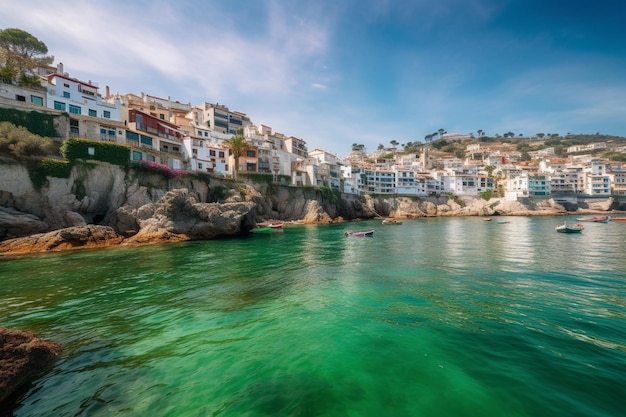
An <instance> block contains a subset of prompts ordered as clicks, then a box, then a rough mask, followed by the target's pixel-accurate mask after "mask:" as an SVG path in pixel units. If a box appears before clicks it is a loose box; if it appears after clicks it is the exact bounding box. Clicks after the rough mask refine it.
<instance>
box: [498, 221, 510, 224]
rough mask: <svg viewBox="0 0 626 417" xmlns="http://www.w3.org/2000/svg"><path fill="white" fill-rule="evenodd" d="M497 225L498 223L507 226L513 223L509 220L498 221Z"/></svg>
mask: <svg viewBox="0 0 626 417" xmlns="http://www.w3.org/2000/svg"><path fill="white" fill-rule="evenodd" d="M496 223H498V224H505V223H511V222H510V221H508V220H498V221H496Z"/></svg>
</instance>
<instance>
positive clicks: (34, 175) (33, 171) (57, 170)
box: [26, 158, 72, 190]
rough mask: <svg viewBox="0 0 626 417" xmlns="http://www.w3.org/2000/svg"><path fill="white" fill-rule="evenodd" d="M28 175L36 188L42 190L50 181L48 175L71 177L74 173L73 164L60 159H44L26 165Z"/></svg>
mask: <svg viewBox="0 0 626 417" xmlns="http://www.w3.org/2000/svg"><path fill="white" fill-rule="evenodd" d="M26 168H27V169H28V176H29V177H30V181H31V182H32V183H33V187H34V188H35V189H36V190H41V188H42V187H43V186H45V185H46V184H47V183H48V178H47V177H56V178H69V177H70V174H71V173H72V164H71V163H69V162H68V161H61V160H59V159H48V158H45V159H42V160H41V161H36V162H30V163H28V164H27V165H26Z"/></svg>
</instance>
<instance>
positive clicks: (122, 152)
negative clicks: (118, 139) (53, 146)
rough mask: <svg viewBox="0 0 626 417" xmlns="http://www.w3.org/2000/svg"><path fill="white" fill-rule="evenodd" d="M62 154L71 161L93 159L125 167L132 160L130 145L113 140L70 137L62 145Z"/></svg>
mask: <svg viewBox="0 0 626 417" xmlns="http://www.w3.org/2000/svg"><path fill="white" fill-rule="evenodd" d="M90 151H92V152H90ZM61 155H63V157H65V159H67V160H68V161H70V162H73V161H75V160H77V159H83V160H88V159H93V160H97V161H102V162H108V163H110V164H114V165H120V166H124V167H125V166H128V165H129V162H130V147H128V146H126V145H118V144H117V143H111V142H101V141H96V140H88V139H77V138H69V139H66V140H65V142H63V145H62V146H61Z"/></svg>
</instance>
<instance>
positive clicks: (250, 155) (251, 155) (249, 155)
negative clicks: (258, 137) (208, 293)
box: [246, 150, 256, 158]
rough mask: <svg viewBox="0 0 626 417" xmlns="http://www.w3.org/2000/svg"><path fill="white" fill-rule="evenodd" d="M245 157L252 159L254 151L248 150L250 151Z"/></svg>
mask: <svg viewBox="0 0 626 417" xmlns="http://www.w3.org/2000/svg"><path fill="white" fill-rule="evenodd" d="M246 156H247V157H249V158H254V157H255V156H256V155H255V153H254V151H252V150H250V151H248V152H246Z"/></svg>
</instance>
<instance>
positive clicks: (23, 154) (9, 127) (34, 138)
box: [0, 122, 59, 161]
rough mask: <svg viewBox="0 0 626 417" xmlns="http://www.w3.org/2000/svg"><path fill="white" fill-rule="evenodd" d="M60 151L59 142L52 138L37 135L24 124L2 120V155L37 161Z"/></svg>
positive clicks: (0, 128)
mask: <svg viewBox="0 0 626 417" xmlns="http://www.w3.org/2000/svg"><path fill="white" fill-rule="evenodd" d="M58 151H59V150H58V144H57V143H56V142H54V141H53V140H52V139H50V138H46V137H42V136H39V135H35V134H33V133H31V132H29V131H28V129H26V128H25V127H23V126H15V125H14V124H13V123H9V122H0V155H4V156H8V157H10V158H14V159H17V160H18V161H35V160H41V159H42V158H44V157H46V156H48V155H57V154H58Z"/></svg>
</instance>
